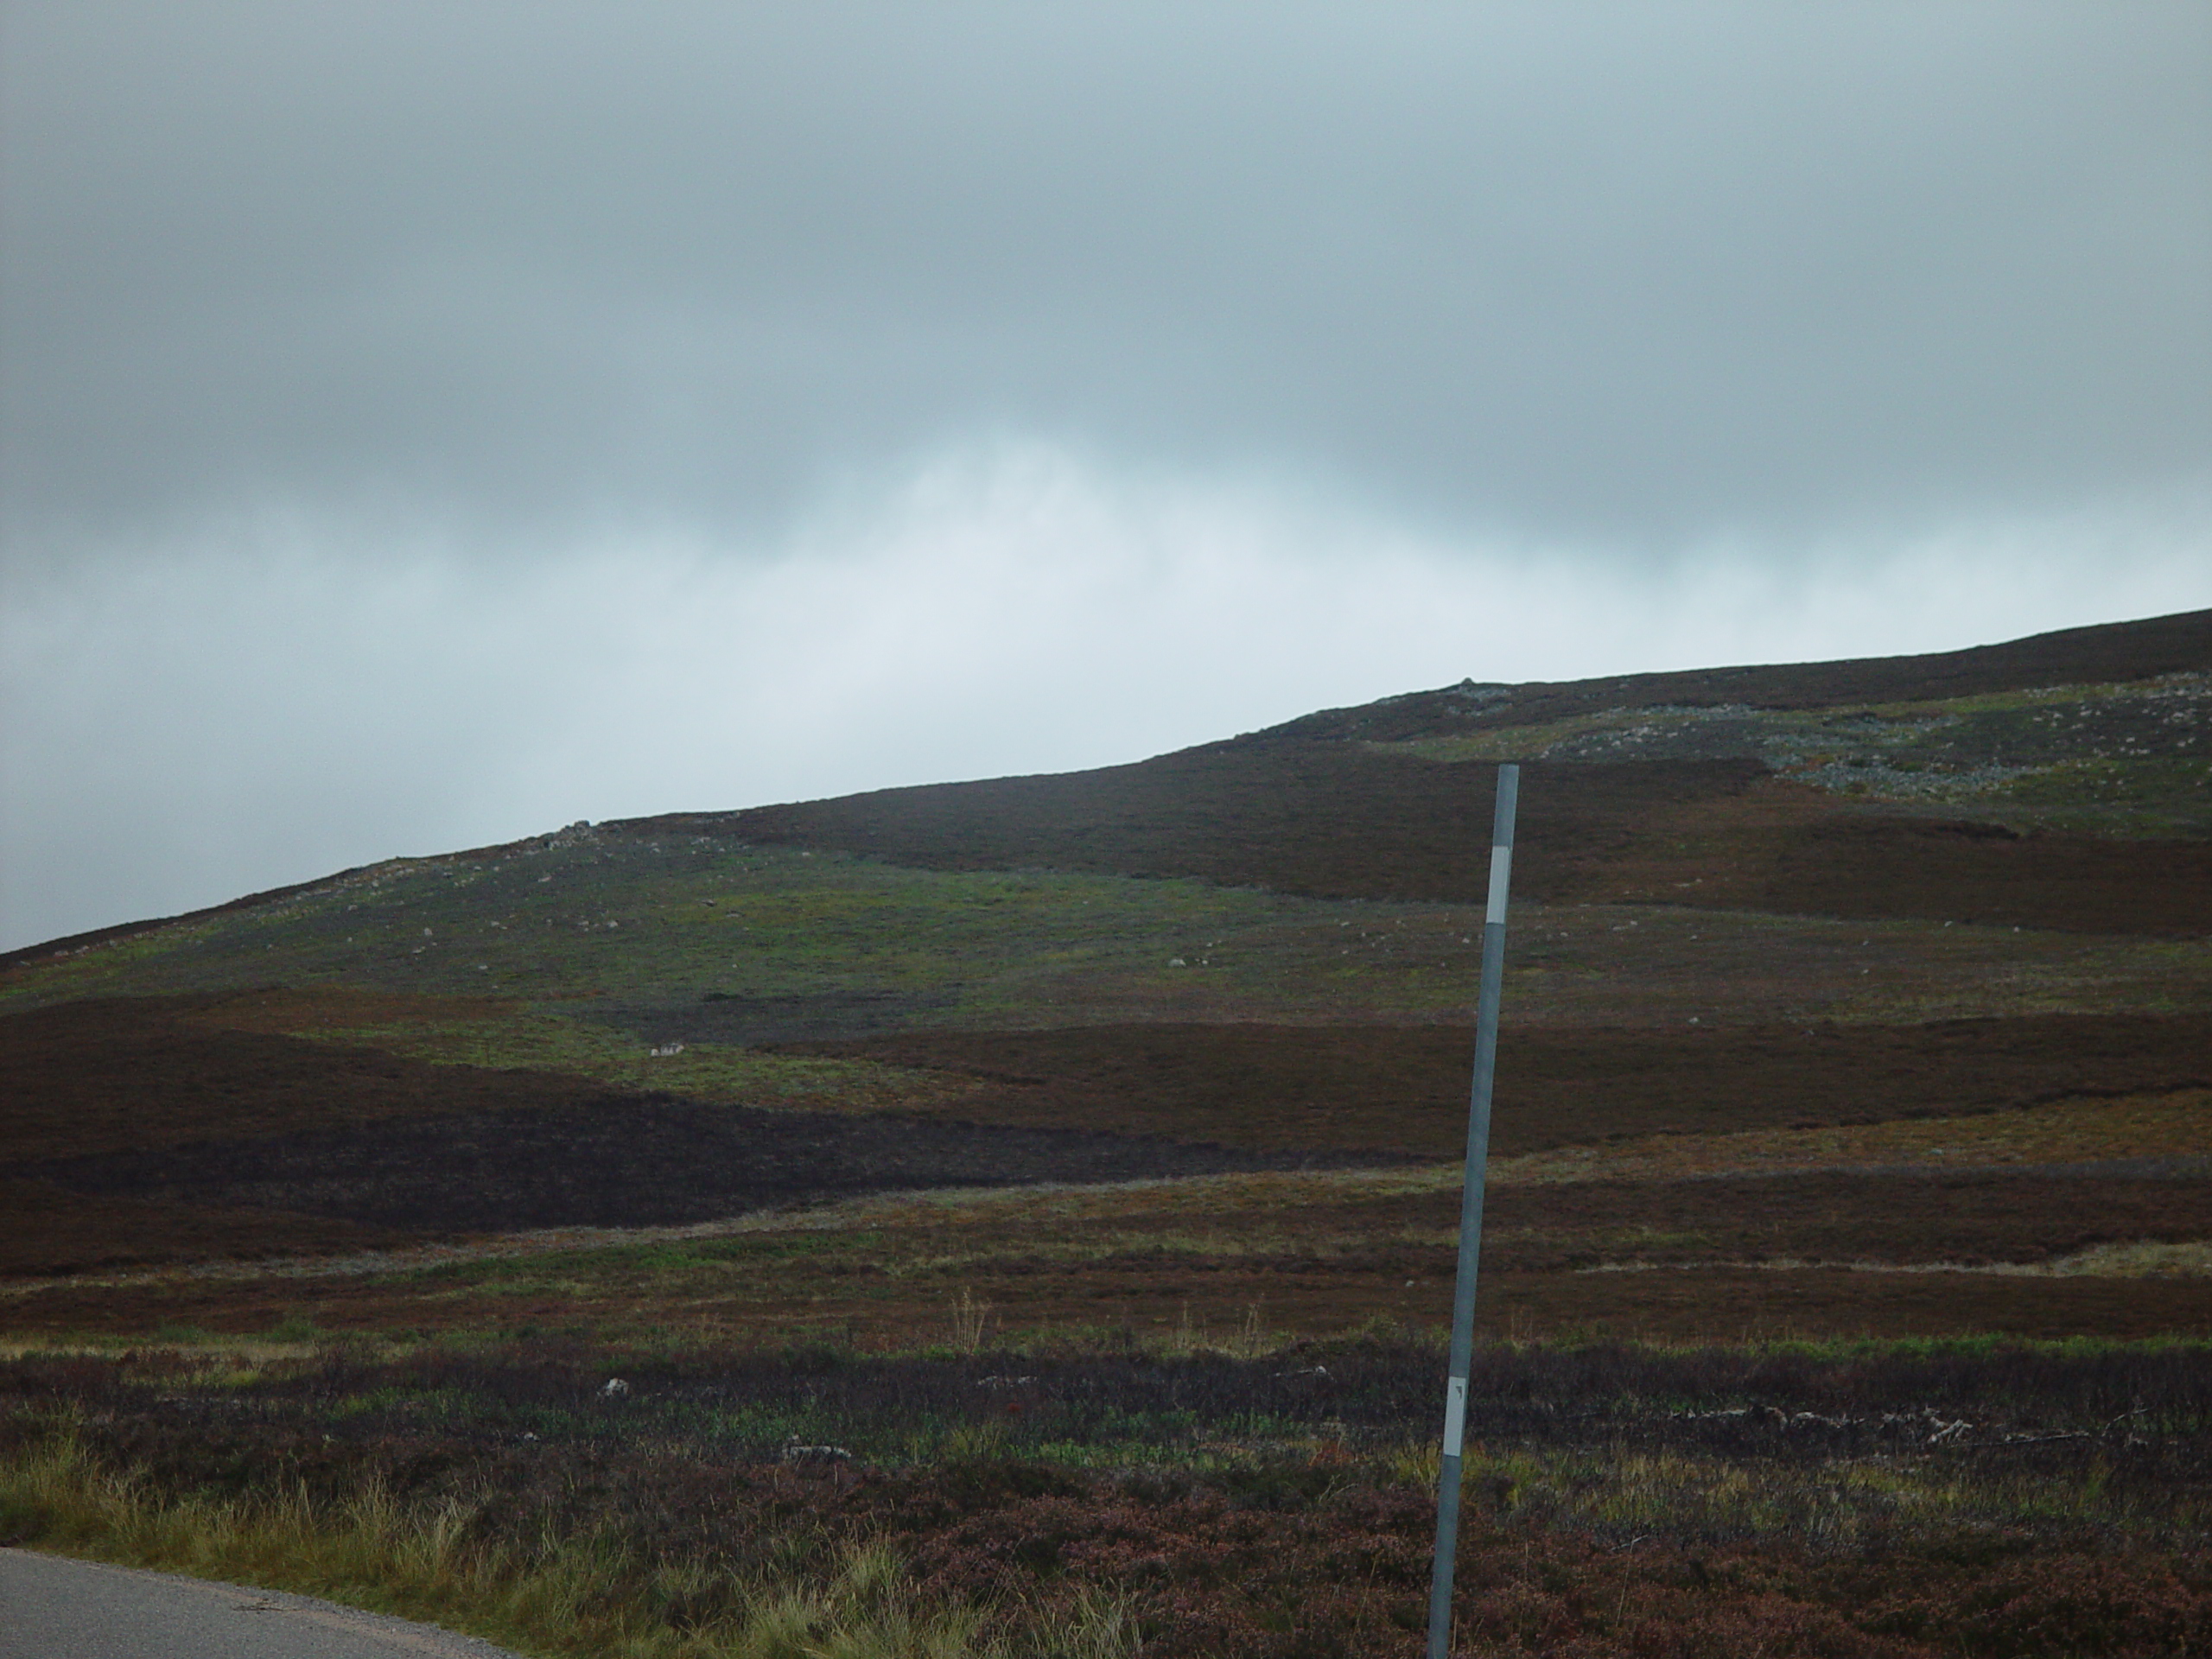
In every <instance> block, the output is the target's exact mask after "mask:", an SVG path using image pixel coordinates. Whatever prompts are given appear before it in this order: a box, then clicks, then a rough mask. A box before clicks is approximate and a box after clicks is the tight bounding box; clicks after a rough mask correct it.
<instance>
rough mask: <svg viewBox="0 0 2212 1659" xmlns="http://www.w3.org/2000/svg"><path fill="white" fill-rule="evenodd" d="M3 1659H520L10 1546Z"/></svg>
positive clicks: (373, 1618)
mask: <svg viewBox="0 0 2212 1659" xmlns="http://www.w3.org/2000/svg"><path fill="white" fill-rule="evenodd" d="M0 1659H515V1656H514V1655H512V1654H510V1653H509V1652H508V1651H507V1650H506V1649H505V1648H495V1647H493V1645H492V1644H491V1643H488V1642H479V1641H477V1640H476V1639H475V1638H474V1637H467V1636H455V1635H454V1634H453V1633H452V1632H451V1631H448V1630H439V1629H437V1628H436V1627H435V1626H434V1625H429V1624H408V1623H407V1622H406V1621H405V1620H404V1619H398V1618H382V1617H380V1616H379V1615H378V1614H375V1613H364V1612H358V1611H355V1610H354V1609H353V1608H351V1607H340V1606H336V1605H333V1604H332V1603H330V1602H327V1601H315V1600H311V1599H308V1597H306V1596H288V1595H284V1594H283V1593H281V1592H277V1591H274V1590H247V1589H241V1588H240V1587H239V1586H237V1585H234V1584H209V1583H207V1581H206V1580H202V1579H180V1578H176V1577H174V1576H172V1575H171V1574H169V1573H138V1572H134V1571H132V1570H131V1569H130V1568H129V1567H102V1566H99V1565H96V1564H94V1563H92V1562H90V1561H73V1560H66V1559H64V1558H63V1557H61V1556H59V1555H35V1554H31V1553H30V1552H29V1551H28V1550H21V1549H0Z"/></svg>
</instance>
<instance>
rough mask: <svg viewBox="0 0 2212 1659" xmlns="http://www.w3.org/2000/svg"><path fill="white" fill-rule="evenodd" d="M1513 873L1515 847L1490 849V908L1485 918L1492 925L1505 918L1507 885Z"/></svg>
mask: <svg viewBox="0 0 2212 1659" xmlns="http://www.w3.org/2000/svg"><path fill="white" fill-rule="evenodd" d="M1512 874H1513V849H1511V848H1510V847H1493V848H1491V849H1490V909H1489V911H1488V912H1487V913H1485V914H1484V917H1483V920H1484V922H1486V923H1488V924H1489V925H1491V926H1492V927H1495V926H1497V925H1498V924H1499V923H1500V922H1502V921H1503V920H1504V919H1505V887H1506V883H1507V881H1508V880H1510V878H1511V876H1512Z"/></svg>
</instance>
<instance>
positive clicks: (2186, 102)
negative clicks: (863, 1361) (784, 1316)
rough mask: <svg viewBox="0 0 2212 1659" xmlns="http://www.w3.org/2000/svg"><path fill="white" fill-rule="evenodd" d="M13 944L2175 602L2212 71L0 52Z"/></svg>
mask: <svg viewBox="0 0 2212 1659" xmlns="http://www.w3.org/2000/svg"><path fill="white" fill-rule="evenodd" d="M0 74H4V83H0V492H3V493H0V531H4V535H5V550H4V562H0V582H3V583H4V587H0V600H4V613H0V694H4V728H0V793H3V794H4V800H0V945H5V944H22V943H25V942H29V941H31V940H35V939H37V938H46V937H49V936H52V935H55V934H59V933H61V932H64V931H73V930H76V929H80V928H86V927H92V926H96V925H102V924H104V923H107V922H112V921H117V920H121V919H125V918H130V917H135V916H140V915H147V914H153V913H161V912H171V911H175V910H178V909H181V908H184V907H187V906H194V905H200V904H206V903H209V902H213V901H217V900H219V899H225V898H228V897H231V896H233V895H235V894H237V893H241V892H244V891H247V890H250V889H253V888H257V887H268V886H270V885H274V884H277V883H279V882H284V881H290V880H301V879H303V878H306V877H309V876H312V875H315V874H321V873H324V872H327V871H328V870H331V869H334V868H339V867H341V866H344V865H346V864H351V863H357V862H362V861H370V860H373V859H377V858H380V857H384V856H388V855H394V854H399V853H420V852H432V851H438V850H442V849H449V848H452V847H455V846H460V845H464V844H468V843H471V842H485V841H489V840H493V839H497V838H504V837H507V836H517V835H521V834H524V833H528V832H531V831H533V830H537V829H546V828H550V827H551V826H553V825H555V824H557V823H564V822H567V821H569V820H571V819H574V818H578V817H591V818H601V817H619V816H626V815H631V814H636V813H643V812H652V811H659V810H671V809H676V808H714V807H734V806H739V805H745V804H753V803H756V802H760V801H766V800H776V799H788V798H798V797H804V796H810V795H820V794H827V793H834V792H841V791H848V790H853V789H860V788H867V787H872V786H877V785H887V784H893V783H908V782H920V781H928V780H932V779H943V778H952V777H967V776H984V775H992V774H997V773H1003V772H1015V771H1040V770H1055V769H1063V768H1067V767H1073V766H1090V765H1097V764H1101V763H1104V762H1109V761H1115V760H1130V759H1135V758H1138V757H1140V756H1142V755H1144V754H1147V753H1156V752H1158V751H1160V750H1162V749H1166V748H1169V747H1178V746H1180V745H1183V744H1186V743H1191V742H1195V741H1204V740H1205V739H1208V738H1211V737H1216V736H1221V735H1226V734H1229V733H1231V732H1234V731H1237V730H1240V729H1245V728H1251V727H1255V726H1258V725H1262V724H1267V723H1270V722H1273V721H1278V720H1282V719H1287V718H1289V717H1292V716H1294V715H1298V714H1301V713H1304V712H1306V711H1307V710H1308V709H1313V708H1316V707H1320V706H1325V705H1332V704H1341V703H1345V702H1358V701H1363V700H1365V699H1368V698H1370V697H1374V696H1381V695H1385V694H1387V693H1390V692H1394V691H1401V690H1411V689H1414V688H1416V687H1420V686H1425V685H1433V684H1439V683H1446V682H1449V681H1452V680H1457V679H1459V678H1460V677H1463V676H1472V677H1476V678H1478V679H1524V678H1536V677H1543V678H1565V677H1575V676H1580V675H1585V674H1594V673H1603V672H1614V671H1630V670H1638V669H1649V668H1662V667H1674V666H1689V665H1694V664H1702V663H1713V662H1724V661H1734V662H1743V661H1770V660H1783V659H1791V658H1813V657H1831V656H1861V655H1870V654H1877V653H1884V652H1895V651H1911V650H1930V649H1942V648H1948V647H1953V646H1957V645H1969V644H1975V643H1980V642H1986V641H1990V640H1994V639H2004V638H2008V637H2012V636H2016V635H2018V634H2021V633H2025V632H2035V631H2038V630H2041V629H2044V628H2050V627H2060V626H2071V625H2074V624H2078V623H2083V622H2091V621H2101V620H2119V619H2121V618H2125V617H2130V616H2140V615H2148V614H2154V613H2162V612H2168V611H2175V610H2183V609H2191V608H2196V607H2202V606H2206V605H2212V7H2207V6H2205V5H2203V4H2202V3H2201V0H2185V3H2125V0H2088V3H2080V4H2065V5H2049V4H2040V5H2039V4H2035V3H2031V0H2001V3H1992V4H1945V3H1919V0H1915V3H1905V0H1897V3H1893V4H1890V3H1880V0H1851V3H1847V4H1840V5H1826V6H1824V5H1820V4H1791V5H1786V6H1777V5H1775V4H1773V3H1771V0H1760V3H1756V4H1746V5H1741V6H1729V5H1697V4H1688V3H1681V4H1667V5H1629V4H1618V5H1597V4H1583V5H1578V4H1573V3H1558V0H1546V3H1541V4H1535V5H1526V6H1521V5H1495V4H1485V5H1473V4H1465V5H1445V4H1439V3H1423V4H1418V5H1414V4H1405V5H1393V4H1389V3H1374V0H1362V3H1357V4H1353V3H1346V4H1343V5H1338V6H1331V7H1300V6H1296V5H1286V4H1281V3H1269V4H1266V5H1253V6H1239V5H1230V4H1221V5H1211V6H1192V5H1189V4H1187V3H1179V4H1174V5H1166V4H1162V5H1159V6H1146V5H1140V4H1113V5H1098V4H1096V3H1085V4H1080V5H1076V4H1070V5H1053V4H1048V3H1036V0H1025V3H1006V4H1001V5H981V4H978V5H966V6H960V5H946V4H932V5H919V4H916V5H894V4H869V5H849V4H838V3H823V0H808V3H805V4H791V5H786V6H777V7H766V6H750V5H744V4H730V3H726V0H725V3H715V4H702V5H698V6H683V5H668V4H651V3H636V0H629V3H623V4H620V5H617V4H613V3H608V4H605V5H597V6H564V5H560V4H555V3H545V0H533V3H530V4H505V3H489V0H486V3H475V4H467V3H461V4H456V3H454V0H441V3H437V4H433V5H421V6H416V5H409V4H404V3H396V0H373V3H370V0H361V3H352V4H347V3H334V4H317V5H301V4H297V3H292V0H287V3H274V4H269V5H226V4H217V3H190V0H188V3H179V0H163V3H158V4H152V5H148V6H144V7H137V6H132V5H126V4H108V3H99V4H93V3H86V0H67V3H59V4H37V3H14V0H10V3H8V4H6V5H5V8H4V11H0Z"/></svg>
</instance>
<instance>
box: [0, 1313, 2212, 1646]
mask: <svg viewBox="0 0 2212 1659" xmlns="http://www.w3.org/2000/svg"><path fill="white" fill-rule="evenodd" d="M2202 1359H2203V1351H2202V1345H2201V1344H2196V1345H2191V1344H2046V1345H2041V1346H2037V1345H2027V1344H1991V1343H1980V1344H1975V1343H1952V1344H1889V1345H1885V1344H1828V1345H1819V1346H1805V1345H1799V1346H1794V1347H1792V1346H1770V1347H1764V1348H1753V1349H1719V1348H1705V1349H1696V1350H1668V1349H1659V1348H1648V1347H1636V1346H1624V1345H1600V1346H1588V1347H1580V1348H1572V1347H1552V1346H1543V1345H1519V1346H1515V1345H1500V1346H1498V1347H1495V1348H1490V1349H1486V1350H1485V1351H1484V1353H1483V1355H1482V1356H1481V1358H1480V1363H1478V1367H1477V1374H1476V1376H1475V1377H1474V1379H1473V1389H1472V1390H1471V1399H1472V1408H1471V1427H1472V1428H1473V1429H1474V1431H1475V1434H1476V1438H1475V1439H1474V1440H1471V1443H1470V1448H1469V1452H1470V1455H1469V1460H1468V1477H1467V1479H1468V1486H1467V1491H1468V1511H1467V1522H1466V1526H1465V1532H1464V1533H1463V1551H1462V1555H1461V1560H1460V1563H1459V1583H1460V1586H1461V1593H1460V1596H1459V1604H1458V1616H1459V1624H1460V1630H1461V1632H1462V1642H1463V1644H1464V1645H1465V1648H1466V1649H1467V1650H1469V1651H1473V1652H1482V1653H1505V1654H1517V1653H1559V1652H1563V1651H1571V1652H1573V1653H1576V1654H1578V1655H1586V1656H1591V1659H1617V1656H1618V1659H1629V1656H1636V1659H1645V1656H1653V1655H1665V1656H1675V1655H1681V1656H1689V1655H1696V1656H1711V1659H1732V1656H1738V1655H1741V1656H1750V1655H1752V1654H1759V1655H1762V1656H1770V1659H1772V1656H1797V1655H1802V1656H1808V1659H1809V1656H1815V1655H1817V1656H1821V1659H1923V1656H1925V1659H1934V1656H1938V1655H1942V1656H1952V1655H1956V1656H1961V1659H1963V1656H1969V1655H1974V1656H1980V1655H2005V1656H2017V1659H2033V1656H2050V1659H2058V1656H2062V1655H2078V1654H2087V1653H2096V1654H2100V1655H2118V1656H2127V1659H2151V1656H2154V1655H2157V1656H2167V1655H2176V1654H2186V1653H2193V1652H2197V1651H2201V1650H2203V1649H2204V1647H2205V1644H2206V1643H2207V1642H2208V1641H2212V1560H2208V1558H2207V1556H2206V1553H2205V1551H2204V1548H2203V1538H2204V1536H2205V1532H2206V1524H2207V1522H2208V1520H2212V1459H2208V1457H2207V1452H2206V1448H2207V1446H2208V1438H2207V1434H2208V1427H2212V1396H2208V1394H2207V1385H2206V1381H2205V1379H2206V1377H2207V1376H2208V1373H2207V1371H2206V1370H2205V1368H2204V1366H2203V1363H2202ZM618 1375H619V1376H620V1377H621V1379H622V1380H621V1382H620V1384H619V1385H616V1384H615V1383H614V1378H615V1376H618ZM1439 1376H1440V1355H1439V1354H1438V1353H1437V1352H1436V1351H1435V1350H1434V1349H1433V1348H1431V1347H1427V1346H1424V1345H1420V1344H1389V1343H1387V1342H1382V1341H1376V1340H1369V1341H1364V1342H1360V1343H1349V1344H1323V1345H1312V1344H1309V1345H1306V1346H1303V1347H1300V1348H1294V1349H1287V1350H1278V1351H1274V1352H1271V1353H1267V1354H1263V1355H1255V1356H1250V1357H1240V1356H1238V1355H1236V1354H1233V1353H1226V1352H1213V1353H1205V1352H1194V1353H1183V1354H1175V1353H1166V1352H1163V1353H1156V1354H1142V1353H1137V1354H1125V1355H1121V1356H1108V1355H1096V1354H1093V1355H1088V1356H1085V1355H1077V1354H1062V1355H1058V1356H1055V1355H1052V1354H1049V1353H1039V1352H1029V1353H1021V1352H1012V1351H984V1352H978V1353H974V1354H963V1355H952V1356H938V1357H931V1356H925V1355H914V1354H906V1355H880V1356H860V1355H855V1354H852V1353H850V1352H842V1351H833V1350H828V1349H814V1350H804V1351H788V1352H782V1353H759V1352H739V1351H705V1350H699V1349H692V1348H684V1347H681V1346H675V1345H668V1346H660V1347H652V1348H647V1347H630V1348H625V1349H620V1350H614V1349H606V1348H597V1347H592V1346H588V1345H586V1344H578V1343H574V1342H569V1343H560V1342H542V1343H538V1344H527V1345H515V1344H479V1345H477V1346H474V1347H473V1348H471V1347H463V1346H458V1345H454V1344H424V1345H422V1346H419V1347H417V1348H416V1349H415V1350H413V1351H410V1352H401V1351H397V1350H395V1349H379V1348H372V1347H370V1346H367V1345H362V1344H340V1345H335V1346H327V1347H325V1348H323V1349H322V1350H321V1351H319V1352H315V1353H313V1354H307V1355H302V1354H301V1353H298V1352H296V1351H279V1350H278V1349H277V1348H274V1347H272V1346H270V1345H267V1344H264V1345H262V1346H261V1347H259V1348H257V1349H255V1350H254V1351H251V1353H248V1352H245V1351H240V1352H237V1353H231V1352H226V1351H220V1350H218V1349H215V1348H213V1347H210V1348H206V1349H202V1350H200V1351H184V1350H176V1349H171V1350H156V1349H140V1350H137V1351H134V1352H129V1353H124V1354H110V1355H98V1354H93V1353H90V1352H86V1351H82V1350H79V1351H73V1352H66V1353H65V1352H60V1351H56V1352H52V1353H47V1354H35V1353H33V1354H23V1355H21V1356H18V1357H14V1358H12V1359H8V1360H4V1361H0V1529H4V1535H8V1536H11V1537H12V1538H14V1539H15V1540H16V1541H27V1542H34V1543H37V1544H39V1545H41V1546H42V1547H46V1548H65V1549H74V1550H78V1551H81V1552H84V1553H88V1554H101V1555H105V1556H107V1557H109V1558H111V1559H117V1560H131V1561H137V1562H143V1563H145V1564H148V1565H154V1566H161V1567H172V1568H178V1569H181V1570H185V1571H188V1572H194V1573H205V1574H211V1575H216V1576H230V1577H236V1578H241V1579H246V1580H252V1581H257V1582H260V1583H264V1584H270V1585H272V1586H283V1587H286V1588H292V1589H298V1590H302V1591H307V1592H313V1593H318V1594H322V1595H326V1596H333V1597H334V1598H336V1599H343V1600H349V1601H353V1602H356V1603H359V1604H360V1605H368V1606H372V1607H375V1608H378V1609H380V1610H385V1611H397V1612H402V1613H405V1614H409V1615H412V1616H415V1617H423V1618H434V1619H436V1620H438V1621H440V1622H442V1623H446V1624H452V1625H455V1626H458V1627H461V1628H466V1629H469V1630H475V1631H478V1632H480V1633H482V1634H484V1635H486V1636H487V1637H492V1638H493V1639H496V1640H500V1641H503V1642H505V1643H508V1644H509V1645H512V1646H515V1647H518V1648H521V1649H526V1650H530V1651H533V1652H537V1653H543V1654H546V1655H552V1654H568V1653H582V1652H591V1653H604V1654H636V1655H640V1656H645V1655H653V1656H658V1655H669V1656H689V1655H699V1656H708V1655H721V1654H745V1655H788V1656H791V1659H798V1656H800V1655H808V1656H823V1655H838V1656H850V1659H861V1656H868V1655H874V1654H879V1653H880V1654H899V1655H926V1654H937V1655H944V1656H952V1655H964V1654H988V1655H1004V1656H1008V1659H1013V1656H1017V1655H1029V1654H1034V1655H1070V1656H1075V1655H1084V1656H1091V1655H1098V1656H1103V1655H1108V1654H1124V1653H1131V1654H1133V1653H1136V1652H1139V1651H1141V1652H1142V1653H1143V1654H1144V1655H1145V1656H1147V1659H1339V1656H1340V1659H1351V1656H1359V1659H1376V1656H1380V1659H1390V1656H1407V1659H1410V1656H1411V1655H1413V1654H1414V1653H1416V1652H1418V1651H1419V1643H1420V1637H1419V1631H1420V1627H1421V1618H1422V1608H1423V1605H1424V1598H1425V1591H1426V1585H1427V1571H1428V1564H1429V1561H1428V1548H1429V1542H1430V1538H1431V1535H1432V1534H1431V1527H1432V1524H1433V1482H1434V1479H1435V1474H1436V1460H1435V1455H1434V1440H1433V1434H1434V1423H1433V1418H1434V1416H1435V1402H1436V1395H1437V1394H1438V1392H1439V1388H1438V1383H1439Z"/></svg>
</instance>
